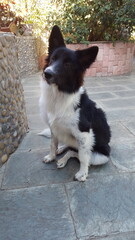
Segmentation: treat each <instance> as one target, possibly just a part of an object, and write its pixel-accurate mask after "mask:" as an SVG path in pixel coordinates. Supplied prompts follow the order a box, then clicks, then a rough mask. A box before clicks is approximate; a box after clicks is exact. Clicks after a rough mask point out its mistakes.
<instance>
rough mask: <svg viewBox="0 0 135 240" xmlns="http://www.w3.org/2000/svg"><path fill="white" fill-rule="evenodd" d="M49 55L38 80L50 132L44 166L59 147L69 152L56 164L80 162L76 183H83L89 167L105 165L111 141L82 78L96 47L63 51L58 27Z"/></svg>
mask: <svg viewBox="0 0 135 240" xmlns="http://www.w3.org/2000/svg"><path fill="white" fill-rule="evenodd" d="M48 50H49V55H48V58H47V61H46V66H45V68H44V71H43V79H42V80H41V97H40V112H41V115H42V117H43V119H44V121H45V122H46V123H47V124H48V126H49V128H50V129H51V150H50V154H49V155H47V156H45V158H44V162H45V163H49V162H51V161H53V160H55V158H56V155H57V148H58V143H59V142H61V143H64V144H65V145H66V146H68V147H69V149H70V150H69V151H67V153H66V154H65V155H64V157H62V158H61V159H60V160H58V161H57V167H58V168H62V167H64V166H65V165H66V163H67V161H68V160H69V158H71V157H77V158H78V159H79V161H80V170H79V171H78V172H77V173H76V175H75V179H76V180H78V181H85V180H86V178H87V176H88V167H89V166H90V165H100V164H104V163H106V162H108V160H109V154H110V147H109V141H110V137H111V133H110V128H109V126H108V124H107V121H106V116H105V114H104V112H103V111H102V110H101V109H100V108H97V107H96V104H95V103H94V102H93V101H91V100H90V99H89V97H88V95H87V93H86V90H85V89H84V87H83V81H84V79H83V76H84V73H85V71H86V69H87V68H89V66H90V65H91V64H92V63H93V62H94V61H95V59H96V56H97V53H98V47H97V46H93V47H90V48H87V49H84V50H77V51H72V50H70V49H68V48H66V46H65V43H64V40H63V36H62V34H61V31H60V29H59V27H58V26H54V27H53V29H52V32H51V35H50V38H49V49H48Z"/></svg>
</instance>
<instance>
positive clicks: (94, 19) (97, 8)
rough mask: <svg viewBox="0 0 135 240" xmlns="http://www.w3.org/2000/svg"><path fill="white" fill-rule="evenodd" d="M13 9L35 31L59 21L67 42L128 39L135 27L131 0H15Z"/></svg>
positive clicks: (44, 32) (39, 32) (44, 30)
mask: <svg viewBox="0 0 135 240" xmlns="http://www.w3.org/2000/svg"><path fill="white" fill-rule="evenodd" d="M10 1H11V0H10ZM16 1H17V0H16ZM22 3H23V7H22V5H21V4H22ZM19 4H20V5H19ZM14 9H15V10H16V11H17V12H18V13H19V16H23V18H24V21H25V23H28V24H33V28H34V33H35V34H36V35H44V36H46V38H48V33H49V32H50V30H51V28H52V26H53V25H55V24H57V25H59V27H60V28H61V29H62V31H63V33H64V37H65V39H66V42H67V43H87V42H89V41H117V40H123V41H128V40H130V39H131V35H132V33H133V31H134V27H135V0H31V1H28V0H21V1H19V0H18V4H17V2H16V4H14Z"/></svg>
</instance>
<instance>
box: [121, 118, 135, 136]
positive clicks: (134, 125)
mask: <svg viewBox="0 0 135 240" xmlns="http://www.w3.org/2000/svg"><path fill="white" fill-rule="evenodd" d="M123 125H124V126H125V127H126V128H127V129H128V130H129V131H130V132H131V133H132V134H133V135H134V136H135V121H134V120H132V121H128V122H123Z"/></svg>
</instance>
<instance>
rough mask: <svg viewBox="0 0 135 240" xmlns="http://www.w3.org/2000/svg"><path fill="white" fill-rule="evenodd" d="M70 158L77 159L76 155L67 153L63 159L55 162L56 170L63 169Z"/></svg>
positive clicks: (75, 153)
mask: <svg viewBox="0 0 135 240" xmlns="http://www.w3.org/2000/svg"><path fill="white" fill-rule="evenodd" d="M70 158H78V153H77V152H74V151H68V152H67V153H66V154H65V155H64V157H62V158H61V159H59V160H58V161H57V168H63V167H65V165H66V164H67V162H68V160H69V159H70Z"/></svg>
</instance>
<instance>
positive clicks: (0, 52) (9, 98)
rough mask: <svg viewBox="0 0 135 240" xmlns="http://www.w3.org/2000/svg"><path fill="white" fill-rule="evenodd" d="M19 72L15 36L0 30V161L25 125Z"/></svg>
mask: <svg viewBox="0 0 135 240" xmlns="http://www.w3.org/2000/svg"><path fill="white" fill-rule="evenodd" d="M19 74H20V71H19V65H18V48H17V40H16V37H14V36H13V35H12V34H11V33H0V104H1V107H0V163H4V162H5V161H7V159H8V156H9V155H10V154H11V153H12V152H14V151H15V149H16V148H17V147H18V145H19V143H20V141H21V138H22V136H23V135H24V134H25V133H26V131H27V127H28V125H27V118H26V111H25V103H24V96H23V87H22V84H21V80H20V75H19Z"/></svg>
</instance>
